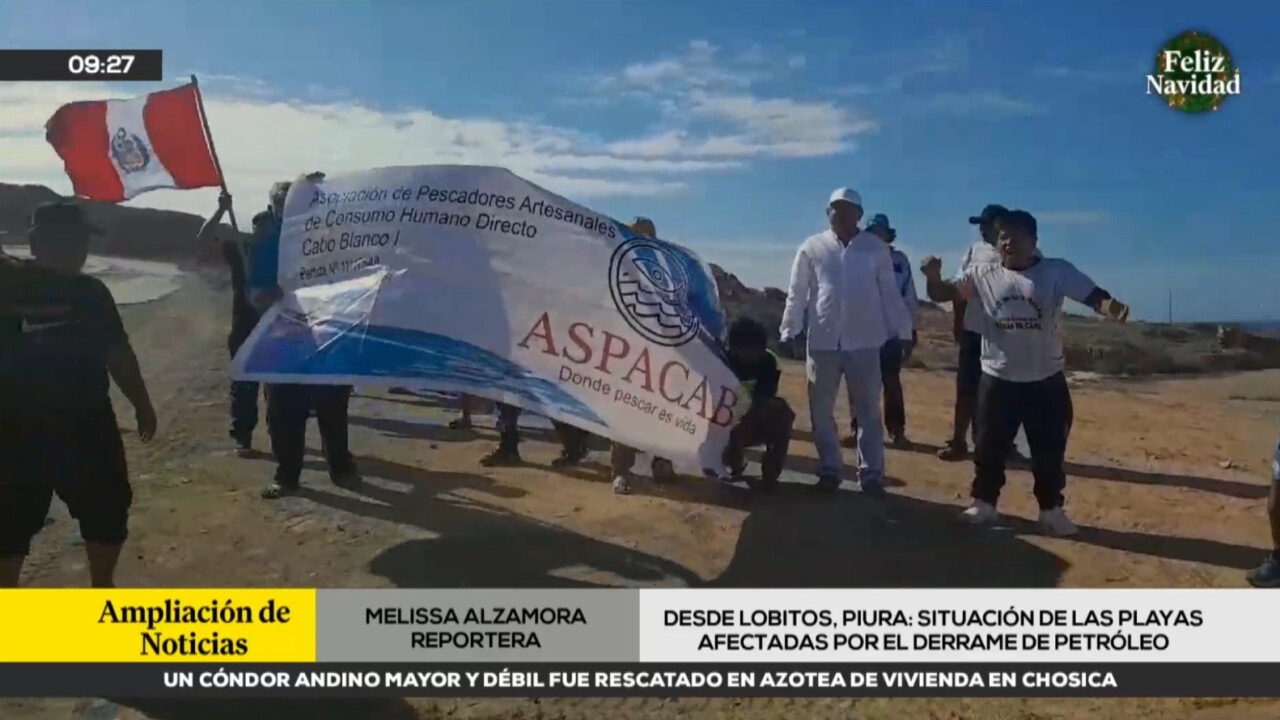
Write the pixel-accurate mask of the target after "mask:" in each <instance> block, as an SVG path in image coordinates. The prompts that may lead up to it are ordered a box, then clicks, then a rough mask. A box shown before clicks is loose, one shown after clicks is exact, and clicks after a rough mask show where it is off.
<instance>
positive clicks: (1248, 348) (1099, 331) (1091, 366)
mask: <svg viewBox="0 0 1280 720" xmlns="http://www.w3.org/2000/svg"><path fill="white" fill-rule="evenodd" d="M57 199H59V196H58V194H57V193H55V192H53V191H52V190H50V189H49V188H46V187H43V186H39V185H7V184H3V183H0V242H3V243H5V244H22V243H25V232H26V227H27V223H28V221H29V218H30V216H31V210H32V209H33V208H34V207H35V206H36V205H38V204H39V203H42V202H48V201H50V200H57ZM85 207H86V209H87V212H88V215H89V217H90V219H91V220H92V221H93V222H94V223H96V224H98V225H99V226H100V227H102V228H103V229H104V230H106V237H104V238H102V239H100V240H97V241H96V242H97V243H99V244H97V245H95V247H94V252H96V253H99V254H103V255H115V256H119V257H131V258H140V259H147V260H161V261H166V262H173V263H177V264H179V265H180V266H183V267H186V268H188V269H202V268H210V266H211V265H213V264H215V263H220V262H221V260H220V257H219V255H218V252H217V250H216V248H212V247H198V245H197V243H196V239H195V236H196V232H197V231H198V230H199V229H200V225H201V223H202V222H203V218H200V217H197V216H195V215H190V214H187V213H181V212H171V211H166V210H151V209H145V208H134V207H127V206H122V205H111V204H103V203H85ZM240 222H241V226H242V227H244V226H246V225H247V222H248V218H240ZM224 232H225V230H224ZM709 259H714V258H709ZM712 270H713V272H714V274H715V277H716V282H717V284H718V285H719V287H720V296H721V303H722V306H723V307H724V309H725V312H726V313H727V314H728V316H729V318H730V320H732V319H733V318H736V317H739V316H743V315H746V316H749V317H753V318H755V319H757V320H759V321H761V322H762V323H764V325H765V327H767V328H769V330H770V332H771V333H773V336H774V339H775V340H776V338H777V329H778V326H779V324H780V322H781V320H782V307H783V303H784V302H785V300H786V293H784V292H783V291H782V290H780V289H778V288H764V289H762V290H760V289H755V288H750V287H747V286H746V285H745V284H743V283H742V281H741V280H739V279H738V278H737V277H736V276H734V275H733V274H732V273H729V272H727V271H725V270H724V269H723V268H722V267H721V266H719V265H714V264H713V265H712ZM215 272H216V271H215ZM920 335H921V338H920V339H921V343H920V348H919V350H918V351H917V353H916V356H915V357H914V358H913V361H912V364H913V365H916V366H921V367H930V368H947V367H953V366H954V362H955V358H954V356H955V349H954V344H953V343H952V341H951V320H950V315H949V310H948V309H946V308H942V307H938V306H935V305H933V304H932V303H928V302H922V304H921V333H920ZM1067 363H1068V365H1069V366H1070V367H1071V368H1072V369H1073V370H1079V371H1091V372H1098V373H1104V374H1123V375H1139V376H1141V375H1151V374H1160V373H1199V372H1212V371H1220V370H1255V369H1263V368H1273V367H1280V340H1277V339H1274V338H1269V337H1261V336H1256V335H1249V334H1247V333H1243V332H1241V331H1235V330H1233V331H1232V332H1230V333H1227V334H1225V335H1224V334H1223V333H1221V332H1219V329H1218V328H1217V327H1216V326H1205V325H1152V324H1147V323H1132V324H1130V325H1127V326H1116V325H1114V324H1109V323H1108V324H1104V323H1102V322H1099V321H1095V320H1092V319H1088V318H1080V317H1072V318H1069V319H1068V321H1067Z"/></svg>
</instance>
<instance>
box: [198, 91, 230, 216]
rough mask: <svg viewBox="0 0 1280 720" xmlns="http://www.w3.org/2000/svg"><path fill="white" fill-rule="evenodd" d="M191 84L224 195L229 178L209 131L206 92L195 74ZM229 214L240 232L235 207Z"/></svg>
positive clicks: (226, 193) (228, 211)
mask: <svg viewBox="0 0 1280 720" xmlns="http://www.w3.org/2000/svg"><path fill="white" fill-rule="evenodd" d="M191 86H192V87H194V88H195V89H196V108H197V109H199V111H200V124H201V125H202V126H203V127H204V139H205V142H207V143H209V155H210V156H211V157H212V158H213V167H214V169H216V170H217V171H218V180H219V181H220V182H221V183H222V192H223V194H224V195H230V194H231V193H230V192H227V179H226V177H224V176H223V174H222V163H221V162H219V161H218V149H217V148H216V147H214V144H213V133H212V132H210V131H209V116H208V115H205V113H204V94H203V93H201V92H200V81H199V80H197V79H196V76H195V75H192V76H191ZM227 215H229V216H230V217H231V228H232V229H233V230H235V231H236V232H237V233H238V232H240V226H239V225H238V224H236V211H235V208H228V209H227Z"/></svg>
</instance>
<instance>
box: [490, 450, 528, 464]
mask: <svg viewBox="0 0 1280 720" xmlns="http://www.w3.org/2000/svg"><path fill="white" fill-rule="evenodd" d="M480 464H481V465H482V466H484V467H515V466H517V465H522V464H524V460H523V459H521V457H520V451H519V450H508V449H506V448H501V447H500V448H497V449H495V450H494V451H493V452H491V453H489V454H488V455H485V456H484V457H482V458H480Z"/></svg>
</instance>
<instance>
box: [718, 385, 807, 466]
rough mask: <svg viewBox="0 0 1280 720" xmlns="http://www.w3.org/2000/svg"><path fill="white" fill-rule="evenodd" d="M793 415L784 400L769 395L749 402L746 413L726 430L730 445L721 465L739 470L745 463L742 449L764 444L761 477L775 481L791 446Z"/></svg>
mask: <svg viewBox="0 0 1280 720" xmlns="http://www.w3.org/2000/svg"><path fill="white" fill-rule="evenodd" d="M795 421H796V414H795V412H793V411H792V410H791V406H790V405H788V404H787V401H786V400H783V399H782V398H780V397H774V398H770V399H769V400H765V401H763V402H760V403H757V404H755V405H752V407H751V409H750V410H748V411H747V414H746V415H743V416H742V419H741V420H739V421H738V424H737V425H735V426H734V428H733V430H731V431H730V432H729V444H728V445H727V446H725V449H724V458H723V459H724V464H725V466H726V467H728V468H729V469H730V470H731V471H733V472H735V473H737V472H741V471H742V467H743V466H744V465H745V464H746V460H745V459H744V457H743V455H744V451H745V450H746V449H747V448H749V447H756V446H759V445H763V446H764V457H762V458H761V459H760V479H761V480H763V481H764V482H776V481H777V480H778V477H779V476H780V475H782V467H783V464H784V463H786V461H787V450H788V448H789V447H790V445H791V426H792V425H794V424H795Z"/></svg>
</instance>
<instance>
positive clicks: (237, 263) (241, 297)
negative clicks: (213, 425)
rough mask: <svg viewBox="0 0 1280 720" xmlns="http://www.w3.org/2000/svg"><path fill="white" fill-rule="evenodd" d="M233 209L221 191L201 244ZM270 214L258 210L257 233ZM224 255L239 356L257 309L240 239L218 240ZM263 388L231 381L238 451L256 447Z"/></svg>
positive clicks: (231, 347)
mask: <svg viewBox="0 0 1280 720" xmlns="http://www.w3.org/2000/svg"><path fill="white" fill-rule="evenodd" d="M230 211H231V196H230V195H229V194H227V193H225V192H224V193H222V194H221V195H220V196H219V197H218V209H217V210H216V211H215V212H214V213H213V215H212V216H210V217H209V219H208V220H207V221H205V224H204V225H203V226H202V227H201V228H200V233H199V235H197V239H198V240H199V241H200V242H201V243H206V242H212V241H213V240H214V239H215V235H216V234H217V231H218V225H219V224H220V223H221V222H222V216H223V215H225V214H227V213H228V212H230ZM266 215H267V213H265V212H262V213H258V214H257V215H256V216H254V218H253V226H254V232H255V234H256V233H257V232H259V230H260V228H261V226H262V224H263V223H264V222H265V221H266V219H267V218H266ZM219 244H220V245H221V249H222V257H223V259H224V260H225V261H226V263H227V267H228V268H229V269H230V271H231V293H232V295H231V332H230V333H228V334H227V352H228V353H229V354H230V356H231V357H233V358H234V357H235V356H236V352H237V351H239V350H240V346H241V345H243V344H244V342H245V340H248V339H249V334H250V333H252V332H253V328H254V327H255V326H256V325H257V324H258V317H259V313H258V311H257V310H256V309H255V308H254V307H253V304H252V303H250V302H249V291H248V287H247V285H248V283H247V282H246V277H247V273H246V265H245V255H246V248H244V247H243V246H242V244H241V243H240V242H239V241H237V240H232V239H226V238H224V239H222V240H221V242H220V243H219ZM261 392H262V391H261V389H260V388H259V385H258V383H256V382H244V381H239V380H233V381H232V382H231V429H230V433H229V434H230V435H231V441H232V442H234V443H235V447H236V451H237V452H240V453H247V452H249V451H250V450H251V449H253V431H254V430H255V429H257V427H258V396H259V394H261Z"/></svg>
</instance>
